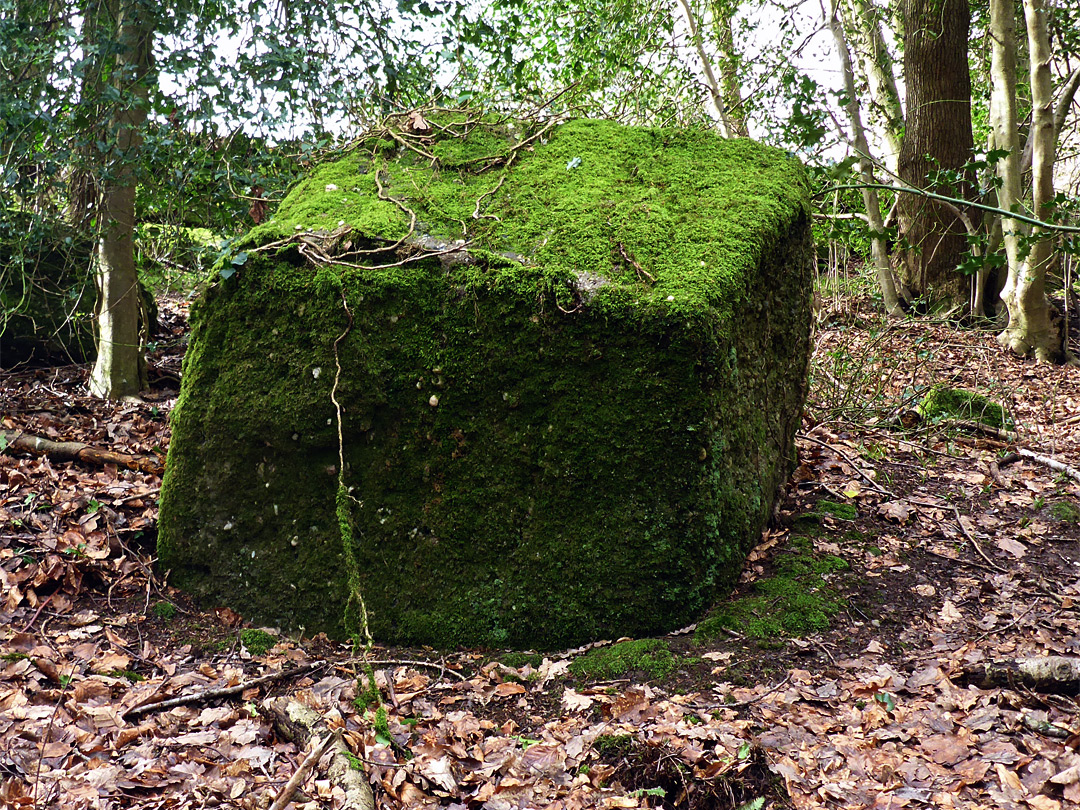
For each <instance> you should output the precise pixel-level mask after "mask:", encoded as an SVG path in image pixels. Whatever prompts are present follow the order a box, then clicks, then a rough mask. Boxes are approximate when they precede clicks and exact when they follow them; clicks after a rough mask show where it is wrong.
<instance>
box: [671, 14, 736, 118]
mask: <svg viewBox="0 0 1080 810" xmlns="http://www.w3.org/2000/svg"><path fill="white" fill-rule="evenodd" d="M678 3H679V5H680V6H681V7H682V10H683V15H684V16H685V17H686V25H687V27H688V28H689V29H690V41H691V42H692V43H693V44H694V50H695V51H696V52H697V55H698V59H699V60H701V70H702V71H703V72H704V74H705V83H706V84H707V85H708V88H709V97H710V98H711V99H712V103H713V106H714V107H715V108H716V115H717V121H716V124H717V127H718V128H719V129H720V134H721V135H723V136H724V137H725V138H730V137H731V134H732V133H731V127H730V126H729V124H728V116H727V110H726V109H725V105H724V94H723V92H722V91H721V89H720V83H719V82H718V81H717V80H716V74H714V73H713V69H712V60H711V59H709V54H708V53H706V51H705V42H704V40H703V39H702V36H701V29H700V28H699V27H698V24H697V19H696V17H695V15H694V10H693V8H691V6H690V0H678Z"/></svg>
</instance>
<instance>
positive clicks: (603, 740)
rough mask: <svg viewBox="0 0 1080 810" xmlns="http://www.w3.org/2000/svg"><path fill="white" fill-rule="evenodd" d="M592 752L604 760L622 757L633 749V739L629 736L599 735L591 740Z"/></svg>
mask: <svg viewBox="0 0 1080 810" xmlns="http://www.w3.org/2000/svg"><path fill="white" fill-rule="evenodd" d="M592 747H593V750H594V751H596V753H597V754H598V755H599V756H600V757H601V758H604V759H617V758H619V757H623V756H625V755H626V754H628V753H630V751H631V750H632V749H633V747H634V738H633V736H631V735H630V734H600V735H598V736H597V738H596V739H595V740H593V745H592Z"/></svg>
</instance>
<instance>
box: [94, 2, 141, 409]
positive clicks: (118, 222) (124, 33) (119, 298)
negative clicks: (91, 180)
mask: <svg viewBox="0 0 1080 810" xmlns="http://www.w3.org/2000/svg"><path fill="white" fill-rule="evenodd" d="M114 7H115V9H116V12H117V13H116V16H115V18H114V19H116V21H117V28H118V31H119V37H118V42H119V48H118V50H119V53H118V54H117V57H116V66H115V67H114V69H113V79H112V84H113V87H114V88H115V90H116V91H117V101H115V102H114V106H113V112H112V115H111V116H110V118H111V121H110V127H111V132H110V133H109V138H110V142H111V146H112V148H111V149H110V151H109V153H108V154H107V157H106V161H105V165H104V166H103V177H102V180H101V211H100V214H101V216H100V218H99V219H100V228H101V231H100V234H99V240H98V249H97V252H96V256H95V270H96V272H97V277H98V286H99V291H98V293H99V298H98V347H97V348H98V353H97V361H96V362H95V364H94V369H93V371H92V372H91V374H90V393H91V394H92V395H93V396H98V397H104V398H108V399H119V398H121V397H125V396H134V395H136V394H138V392H139V391H141V390H142V389H143V388H145V387H146V384H147V380H146V358H145V357H144V356H143V352H142V336H141V335H140V330H139V323H140V296H139V277H138V274H137V272H136V270H135V247H134V235H135V185H136V178H135V166H134V159H135V156H136V155H137V154H138V151H139V147H140V146H141V145H142V129H143V126H144V125H145V123H146V114H147V104H148V98H149V91H148V87H147V82H148V81H149V79H150V78H151V71H152V59H153V55H152V47H153V36H154V24H153V16H152V14H153V11H152V7H151V6H150V5H149V3H147V2H146V1H145V0H116V2H115V6H114Z"/></svg>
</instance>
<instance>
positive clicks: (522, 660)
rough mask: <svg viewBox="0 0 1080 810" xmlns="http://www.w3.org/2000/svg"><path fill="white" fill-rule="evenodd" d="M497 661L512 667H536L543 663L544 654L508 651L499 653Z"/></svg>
mask: <svg viewBox="0 0 1080 810" xmlns="http://www.w3.org/2000/svg"><path fill="white" fill-rule="evenodd" d="M499 661H500V663H502V664H503V665H504V666H508V667H511V668H513V669H521V668H522V667H526V666H529V667H532V668H533V669H536V668H537V667H539V666H540V665H541V664H542V663H544V656H542V655H540V654H539V653H529V652H510V653H502V654H501V655H499Z"/></svg>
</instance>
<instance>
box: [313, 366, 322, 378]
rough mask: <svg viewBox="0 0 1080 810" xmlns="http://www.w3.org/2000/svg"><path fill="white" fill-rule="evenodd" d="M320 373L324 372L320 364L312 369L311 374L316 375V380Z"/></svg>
mask: <svg viewBox="0 0 1080 810" xmlns="http://www.w3.org/2000/svg"><path fill="white" fill-rule="evenodd" d="M320 374H322V369H321V368H319V367H318V366H315V368H313V369H312V370H311V376H312V377H314V378H315V379H316V380H317V379H319V375H320Z"/></svg>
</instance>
